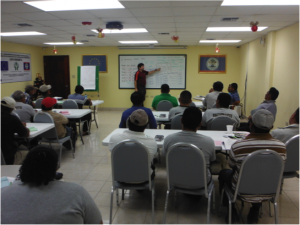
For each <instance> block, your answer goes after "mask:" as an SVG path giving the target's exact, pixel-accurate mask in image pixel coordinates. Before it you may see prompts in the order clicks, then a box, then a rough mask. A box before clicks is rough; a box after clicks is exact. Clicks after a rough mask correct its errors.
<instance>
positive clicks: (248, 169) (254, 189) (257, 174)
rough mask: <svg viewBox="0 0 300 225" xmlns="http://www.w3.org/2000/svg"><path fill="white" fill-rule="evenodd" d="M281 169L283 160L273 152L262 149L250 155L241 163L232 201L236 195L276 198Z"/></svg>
mask: <svg viewBox="0 0 300 225" xmlns="http://www.w3.org/2000/svg"><path fill="white" fill-rule="evenodd" d="M283 168H284V161H283V159H282V158H281V156H280V155H279V154H278V153H277V152H275V151H273V150H268V149H262V150H257V151H255V152H252V153H250V154H249V155H248V156H247V157H246V158H245V159H244V161H243V162H242V165H241V169H240V173H239V177H238V182H237V185H236V191H235V193H234V201H235V199H236V196H237V193H242V194H249V195H267V194H276V196H278V193H279V189H280V184H281V179H282V174H283Z"/></svg>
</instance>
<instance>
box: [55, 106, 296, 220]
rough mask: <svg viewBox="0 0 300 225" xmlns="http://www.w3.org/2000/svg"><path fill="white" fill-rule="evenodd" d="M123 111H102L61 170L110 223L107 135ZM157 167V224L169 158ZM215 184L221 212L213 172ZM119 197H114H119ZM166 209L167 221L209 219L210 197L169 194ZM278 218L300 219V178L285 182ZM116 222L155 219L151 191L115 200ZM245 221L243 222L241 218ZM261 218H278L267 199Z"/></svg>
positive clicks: (214, 216)
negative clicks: (118, 200) (104, 142)
mask: <svg viewBox="0 0 300 225" xmlns="http://www.w3.org/2000/svg"><path fill="white" fill-rule="evenodd" d="M120 116H121V112H120V111H99V112H98V126H99V128H98V129H97V128H96V125H95V124H94V123H93V124H92V129H91V133H92V134H91V135H89V136H85V137H84V142H85V144H84V145H82V143H81V142H80V141H79V140H78V141H77V145H76V153H75V159H73V157H72V154H71V152H69V151H64V152H63V155H62V163H61V168H60V170H59V171H61V172H63V174H64V180H65V181H67V182H74V183H78V184H80V185H82V186H83V187H84V188H86V190H87V191H88V192H89V193H90V195H91V196H92V197H93V198H94V200H95V202H96V204H97V205H98V207H99V209H100V211H101V214H102V216H103V222H104V223H108V220H109V206H110V190H111V162H110V151H109V150H108V147H105V146H102V140H103V139H104V138H105V137H106V136H107V135H108V134H109V133H111V132H112V131H113V130H114V129H115V128H118V125H119V122H120ZM218 155H220V154H218ZM156 168H157V172H156V178H155V183H156V201H157V202H156V209H155V223H158V224H160V223H162V219H163V209H164V203H165V196H166V190H167V184H166V170H165V163H164V158H162V163H161V164H158V166H157V167H156ZM213 179H214V182H215V188H216V212H217V211H218V209H219V201H220V196H219V193H218V188H219V187H218V177H217V176H213ZM114 200H115V197H114ZM168 205H169V207H168V213H167V220H166V222H167V223H180V224H187V223H206V211H207V207H206V206H207V199H206V198H205V197H204V196H203V197H202V198H199V197H197V196H192V197H190V196H185V195H181V194H178V195H177V207H176V206H175V196H174V194H173V193H171V194H170V198H169V204H168ZM248 210H249V204H248V203H245V208H244V210H243V219H244V221H245V222H246V217H247V213H248ZM225 214H226V209H225V208H223V210H222V215H221V217H219V216H218V215H217V213H215V214H211V223H225ZM273 214H274V213H273ZM279 222H280V223H285V224H293V223H294V224H299V179H298V178H293V179H287V180H285V182H284V186H283V192H282V194H281V195H280V200H279ZM113 223H115V224H118V223H124V224H125V223H152V220H151V194H150V192H149V191H143V192H141V193H139V192H136V191H133V192H132V191H127V192H126V194H125V200H124V201H122V202H121V205H120V206H119V207H117V206H116V202H115V201H114V207H113ZM240 223H242V221H240ZM259 223H275V221H274V217H270V216H269V214H268V204H267V203H264V204H263V215H262V218H260V219H259Z"/></svg>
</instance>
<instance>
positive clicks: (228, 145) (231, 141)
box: [223, 138, 237, 150]
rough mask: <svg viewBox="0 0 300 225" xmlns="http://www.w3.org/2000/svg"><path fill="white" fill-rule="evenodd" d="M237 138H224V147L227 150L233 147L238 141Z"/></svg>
mask: <svg viewBox="0 0 300 225" xmlns="http://www.w3.org/2000/svg"><path fill="white" fill-rule="evenodd" d="M236 141H237V140H236V139H230V138H226V139H225V140H224V142H223V143H224V147H225V149H226V150H230V149H231V146H232V145H233V144H234V143H235V142H236Z"/></svg>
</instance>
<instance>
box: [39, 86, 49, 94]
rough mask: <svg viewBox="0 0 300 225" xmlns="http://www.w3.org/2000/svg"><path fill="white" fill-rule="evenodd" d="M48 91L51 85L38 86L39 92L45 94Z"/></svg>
mask: <svg viewBox="0 0 300 225" xmlns="http://www.w3.org/2000/svg"><path fill="white" fill-rule="evenodd" d="M50 89H51V85H42V86H40V91H41V92H46V91H48V90H50Z"/></svg>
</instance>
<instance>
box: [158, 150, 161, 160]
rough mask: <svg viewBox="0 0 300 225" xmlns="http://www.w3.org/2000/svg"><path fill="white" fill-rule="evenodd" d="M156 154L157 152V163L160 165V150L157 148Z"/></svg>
mask: <svg viewBox="0 0 300 225" xmlns="http://www.w3.org/2000/svg"><path fill="white" fill-rule="evenodd" d="M157 152H158V162H159V163H161V161H160V150H159V148H157Z"/></svg>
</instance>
